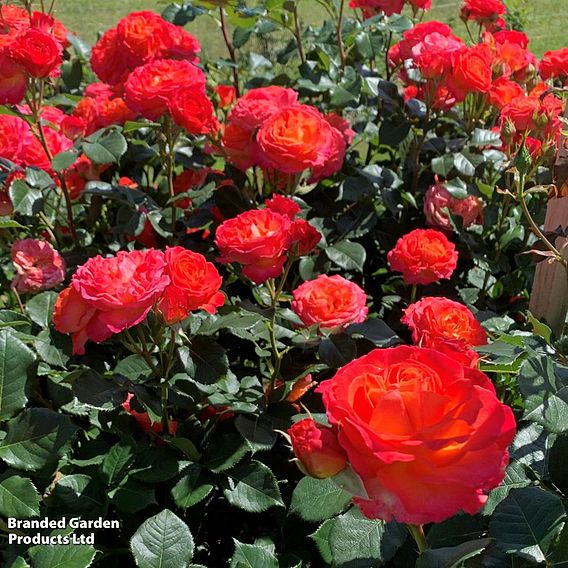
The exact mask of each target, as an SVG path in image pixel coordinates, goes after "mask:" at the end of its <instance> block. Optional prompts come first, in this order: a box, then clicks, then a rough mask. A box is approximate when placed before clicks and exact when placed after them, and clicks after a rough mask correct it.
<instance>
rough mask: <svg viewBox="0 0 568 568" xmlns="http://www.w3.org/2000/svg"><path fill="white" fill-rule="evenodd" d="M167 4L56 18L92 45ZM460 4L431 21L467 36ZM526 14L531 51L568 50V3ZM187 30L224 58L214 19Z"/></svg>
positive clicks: (66, 6) (142, 0) (442, 2)
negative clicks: (122, 23)
mask: <svg viewBox="0 0 568 568" xmlns="http://www.w3.org/2000/svg"><path fill="white" fill-rule="evenodd" d="M169 3H170V2H169V1H168V0H57V16H58V17H59V18H60V19H61V20H62V21H63V22H64V23H65V24H66V25H67V26H68V27H69V28H70V29H71V30H72V31H73V32H75V33H77V34H78V35H79V36H81V37H82V38H84V39H86V40H87V41H89V42H93V41H95V39H96V37H97V32H99V31H101V30H103V31H104V30H105V29H107V28H109V27H111V26H113V25H114V24H115V23H116V22H117V20H118V19H119V18H121V17H122V16H123V15H125V14H127V13H129V12H132V11H135V10H144V9H152V10H155V11H158V12H160V11H161V10H162V9H163V8H164V7H165V6H167V5H168V4H169ZM460 4H461V0H433V8H432V10H431V11H430V12H429V13H428V18H429V19H437V20H442V21H445V22H447V23H449V24H451V25H452V26H454V27H455V29H456V31H457V33H459V34H460V35H465V30H464V27H463V24H462V22H461V21H460V19H459V16H458V11H459V6H460ZM510 4H511V5H513V4H515V5H521V6H523V7H524V8H523V9H524V10H525V29H526V32H527V33H528V34H529V36H530V38H531V48H532V50H533V51H534V52H535V53H536V55H538V56H540V55H542V53H543V52H544V51H546V50H547V49H559V48H560V47H566V46H568V32H567V31H566V30H567V28H568V0H537V1H534V0H511V2H510ZM300 8H301V11H302V14H303V16H304V17H305V18H306V20H307V21H314V20H317V19H318V18H320V17H321V14H322V10H321V8H320V7H319V6H317V4H316V3H315V2H314V1H313V0H301V3H300ZM188 29H189V30H190V31H191V32H192V33H193V34H195V35H196V36H197V37H198V38H199V40H200V41H201V43H202V46H203V50H204V51H205V53H206V54H210V55H213V56H217V55H225V51H224V45H223V43H222V38H221V35H220V32H219V30H218V29H217V26H216V24H215V22H214V21H213V20H212V19H207V18H198V19H197V20H196V21H195V22H194V23H192V24H190V25H189V27H188Z"/></svg>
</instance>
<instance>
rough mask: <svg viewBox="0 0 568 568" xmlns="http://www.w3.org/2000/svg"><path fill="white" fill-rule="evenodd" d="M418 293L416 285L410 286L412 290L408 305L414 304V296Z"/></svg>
mask: <svg viewBox="0 0 568 568" xmlns="http://www.w3.org/2000/svg"><path fill="white" fill-rule="evenodd" d="M417 292H418V286H417V285H416V284H413V285H412V290H411V292H410V303H411V304H414V302H416V294H417Z"/></svg>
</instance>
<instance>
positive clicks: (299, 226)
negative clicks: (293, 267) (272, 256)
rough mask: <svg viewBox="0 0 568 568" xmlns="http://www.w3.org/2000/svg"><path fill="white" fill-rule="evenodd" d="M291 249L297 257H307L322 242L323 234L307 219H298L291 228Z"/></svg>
mask: <svg viewBox="0 0 568 568" xmlns="http://www.w3.org/2000/svg"><path fill="white" fill-rule="evenodd" d="M290 235H291V237H290V238H291V245H290V247H291V249H292V251H293V253H294V254H295V255H297V256H305V255H306V254H309V253H310V252H312V250H314V248H315V247H316V246H317V245H318V243H319V242H320V241H321V233H320V232H319V231H318V230H317V229H316V228H315V227H313V226H312V225H310V223H308V221H306V220H305V219H296V220H295V221H294V222H293V223H292V226H291V227H290Z"/></svg>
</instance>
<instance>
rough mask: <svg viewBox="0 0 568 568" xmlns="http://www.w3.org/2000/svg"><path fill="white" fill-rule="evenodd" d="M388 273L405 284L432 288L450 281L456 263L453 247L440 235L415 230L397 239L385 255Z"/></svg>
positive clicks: (438, 232)
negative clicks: (432, 285)
mask: <svg viewBox="0 0 568 568" xmlns="http://www.w3.org/2000/svg"><path fill="white" fill-rule="evenodd" d="M387 258H388V262H389V265H390V267H391V270H393V271H395V272H402V275H403V278H404V281H405V282H406V284H432V283H433V282H437V281H438V280H440V279H441V278H450V277H451V275H452V273H453V271H454V270H455V269H456V266H457V263H458V253H457V251H456V247H455V246H454V245H453V243H451V242H450V241H449V240H448V238H447V237H446V235H444V233H441V232H440V231H435V230H433V229H415V230H414V231H411V232H410V233H408V234H406V235H404V236H403V237H401V238H400V239H399V240H398V242H397V243H396V246H395V247H394V249H392V250H391V251H390V252H389V253H388V255H387Z"/></svg>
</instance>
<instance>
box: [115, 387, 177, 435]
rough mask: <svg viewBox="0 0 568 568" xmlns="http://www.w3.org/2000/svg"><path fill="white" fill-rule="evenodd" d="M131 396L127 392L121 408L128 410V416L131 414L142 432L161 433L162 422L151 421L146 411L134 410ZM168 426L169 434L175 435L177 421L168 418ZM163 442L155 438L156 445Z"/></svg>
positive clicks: (162, 428)
mask: <svg viewBox="0 0 568 568" xmlns="http://www.w3.org/2000/svg"><path fill="white" fill-rule="evenodd" d="M132 397H133V394H132V393H128V397H127V398H126V400H125V401H124V402H123V403H122V408H124V410H126V412H128V414H130V416H132V418H134V420H136V424H138V427H139V428H140V430H142V431H143V432H146V433H148V432H154V433H155V434H162V433H163V431H164V427H163V426H162V423H161V422H160V421H158V422H152V420H151V418H150V415H149V414H148V413H147V412H138V411H137V410H134V409H133V408H132V407H131V401H132ZM168 427H169V434H170V436H175V435H176V432H177V429H178V423H177V422H176V421H175V420H170V421H169V422H168ZM163 444H164V441H163V440H161V439H158V440H156V445H157V446H161V445H163Z"/></svg>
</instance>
